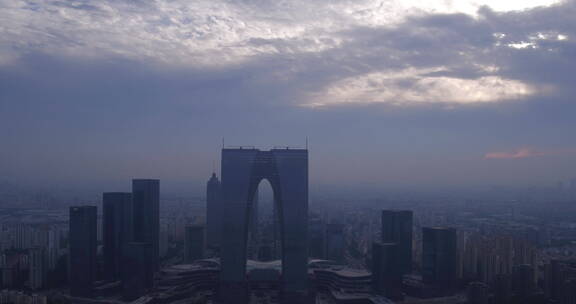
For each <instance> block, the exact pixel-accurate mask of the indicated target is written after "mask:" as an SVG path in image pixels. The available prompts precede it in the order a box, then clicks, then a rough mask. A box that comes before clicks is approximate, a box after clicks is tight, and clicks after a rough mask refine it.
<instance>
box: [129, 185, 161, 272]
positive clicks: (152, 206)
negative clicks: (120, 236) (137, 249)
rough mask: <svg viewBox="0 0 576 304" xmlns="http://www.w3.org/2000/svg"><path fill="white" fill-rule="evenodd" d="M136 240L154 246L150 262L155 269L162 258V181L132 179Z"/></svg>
mask: <svg viewBox="0 0 576 304" xmlns="http://www.w3.org/2000/svg"><path fill="white" fill-rule="evenodd" d="M132 201H133V206H132V208H133V214H134V217H133V218H134V241H135V242H139V243H149V244H150V245H151V246H152V255H151V259H150V261H149V262H150V263H151V264H152V265H153V269H154V270H155V271H157V270H158V268H159V259H160V181H159V180H157V179H134V180H132Z"/></svg>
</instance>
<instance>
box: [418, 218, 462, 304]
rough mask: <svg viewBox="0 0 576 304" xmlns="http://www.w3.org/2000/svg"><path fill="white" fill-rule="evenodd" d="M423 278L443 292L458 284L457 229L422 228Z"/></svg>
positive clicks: (448, 291) (450, 290)
mask: <svg viewBox="0 0 576 304" xmlns="http://www.w3.org/2000/svg"><path fill="white" fill-rule="evenodd" d="M422 235H423V250H422V279H423V282H424V283H425V284H428V285H432V286H434V287H435V289H436V290H437V291H439V292H441V293H443V294H447V293H450V292H452V291H453V289H454V287H455V284H456V250H457V247H456V229H454V228H443V227H425V228H422Z"/></svg>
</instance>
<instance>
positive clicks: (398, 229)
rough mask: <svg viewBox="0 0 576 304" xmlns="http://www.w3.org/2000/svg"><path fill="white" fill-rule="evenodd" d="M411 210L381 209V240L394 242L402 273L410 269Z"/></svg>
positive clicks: (406, 272) (408, 271)
mask: <svg viewBox="0 0 576 304" xmlns="http://www.w3.org/2000/svg"><path fill="white" fill-rule="evenodd" d="M412 217H413V215H412V211H410V210H383V211H382V242H383V243H396V245H397V246H398V260H397V261H396V263H398V264H399V265H400V269H401V271H402V274H408V273H410V272H411V271H412Z"/></svg>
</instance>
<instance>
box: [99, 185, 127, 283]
mask: <svg viewBox="0 0 576 304" xmlns="http://www.w3.org/2000/svg"><path fill="white" fill-rule="evenodd" d="M102 208H103V216H104V218H103V225H102V228H103V241H104V247H103V252H104V266H105V268H104V275H105V276H106V277H107V278H112V279H120V278H121V274H120V272H121V269H122V252H123V251H124V250H126V245H127V244H128V243H129V242H131V241H132V240H133V238H134V236H133V233H134V229H133V228H134V223H133V219H132V216H133V210H132V193H126V192H108V193H104V194H103V195H102Z"/></svg>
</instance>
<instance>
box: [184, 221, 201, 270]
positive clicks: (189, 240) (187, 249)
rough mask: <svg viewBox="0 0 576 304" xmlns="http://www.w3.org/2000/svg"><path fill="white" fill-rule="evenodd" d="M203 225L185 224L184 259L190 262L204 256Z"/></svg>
mask: <svg viewBox="0 0 576 304" xmlns="http://www.w3.org/2000/svg"><path fill="white" fill-rule="evenodd" d="M204 247H205V244H204V226H200V225H193V226H186V232H185V234H184V260H185V261H186V262H187V263H192V262H194V261H195V260H200V259H203V258H204Z"/></svg>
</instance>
